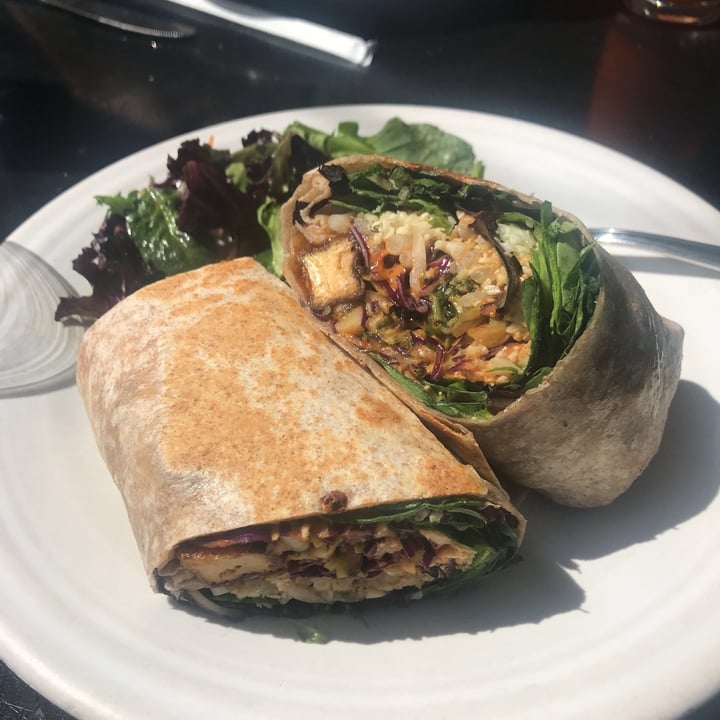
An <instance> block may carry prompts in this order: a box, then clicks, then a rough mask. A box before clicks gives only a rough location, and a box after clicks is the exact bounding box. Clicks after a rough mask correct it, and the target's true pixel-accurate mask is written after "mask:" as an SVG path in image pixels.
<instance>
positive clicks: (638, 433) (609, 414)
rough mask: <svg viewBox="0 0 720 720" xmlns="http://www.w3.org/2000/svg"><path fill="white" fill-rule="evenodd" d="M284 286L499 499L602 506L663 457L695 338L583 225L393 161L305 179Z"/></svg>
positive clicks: (366, 160) (289, 217) (543, 206)
mask: <svg viewBox="0 0 720 720" xmlns="http://www.w3.org/2000/svg"><path fill="white" fill-rule="evenodd" d="M281 236H282V242H283V252H284V259H283V273H284V276H285V278H286V280H287V281H288V283H289V284H290V286H291V287H292V288H293V290H294V291H295V293H296V294H297V295H298V296H299V298H300V300H301V302H302V304H303V305H304V306H305V307H306V308H307V310H308V312H309V314H310V315H311V316H312V317H313V318H314V319H315V321H316V324H317V325H318V327H320V328H322V329H323V330H324V332H325V333H326V334H327V335H329V336H330V337H332V338H333V340H335V341H336V342H337V343H338V344H339V345H340V346H342V347H343V348H344V349H345V350H347V351H348V352H349V353H350V354H352V355H353V357H355V359H356V360H358V361H359V362H360V363H362V364H364V365H366V366H367V367H369V368H370V369H371V371H372V372H373V373H374V374H375V375H376V377H378V378H379V379H380V380H381V381H382V382H383V383H384V384H385V385H386V386H388V387H389V388H391V389H392V390H393V392H395V393H396V394H397V395H398V396H399V397H400V398H402V399H403V401H404V402H405V403H406V404H407V405H408V406H410V407H411V408H412V409H413V410H414V411H415V412H416V413H417V414H418V415H419V416H420V417H421V418H423V420H424V421H425V422H426V423H429V424H433V425H434V426H435V427H436V428H439V429H442V427H443V426H449V425H450V424H452V423H453V422H458V423H460V424H461V425H462V426H464V427H466V428H468V429H469V430H471V431H472V433H473V434H474V436H475V438H476V439H477V441H478V443H479V445H480V448H481V449H482V451H483V453H484V454H485V456H486V457H487V460H488V461H489V463H490V464H491V466H492V467H493V469H494V470H495V471H496V472H497V474H498V477H499V478H500V480H501V482H503V483H505V482H508V483H514V484H517V485H521V486H524V487H528V488H532V489H535V490H538V491H540V492H542V493H544V494H546V495H548V496H549V497H551V498H552V499H554V500H556V501H557V502H560V503H563V504H566V505H572V506H579V507H590V506H597V505H604V504H607V503H609V502H611V501H612V500H613V499H615V498H616V497H617V496H618V495H619V494H621V493H622V492H624V491H625V490H626V489H627V488H628V487H629V485H630V484H631V483H632V481H633V480H634V479H635V478H636V477H637V476H638V475H639V474H640V473H641V472H642V471H643V469H644V468H645V467H646V465H647V464H648V462H649V461H650V459H651V458H652V457H653V455H654V454H655V453H656V451H657V448H658V445H659V443H660V439H661V437H662V433H663V429H664V426H665V422H666V418H667V413H668V408H669V405H670V402H671V400H672V397H673V395H674V392H675V388H676V386H677V383H678V380H679V375H680V362H681V351H682V339H683V332H682V329H681V328H680V327H679V326H677V325H676V324H674V323H672V322H670V321H668V320H664V319H663V318H661V317H660V316H659V315H658V314H657V313H656V312H655V310H654V309H653V307H652V305H651V304H650V302H649V300H648V298H647V297H646V295H645V293H644V292H643V290H642V288H641V287H640V285H639V284H638V283H637V281H636V280H635V279H634V278H633V276H632V275H631V274H630V272H628V271H627V270H626V269H625V268H624V267H623V266H622V265H621V264H620V263H619V262H618V261H616V260H614V259H613V258H612V257H611V256H610V255H608V254H607V253H606V252H605V251H603V250H602V248H600V247H598V246H597V245H596V244H595V243H594V241H593V238H592V237H591V235H590V233H589V232H588V230H587V229H586V228H585V227H584V226H583V225H582V223H581V222H580V221H579V220H578V219H577V218H575V217H573V216H572V215H570V214H569V213H566V212H564V211H562V210H560V209H558V208H555V207H553V206H551V205H550V203H547V202H541V201H539V200H537V199H536V198H533V197H529V196H527V195H523V194H521V193H518V192H516V191H514V190H511V189H509V188H506V187H503V186H501V185H498V184H496V183H491V182H487V181H483V180H478V179H477V178H471V177H464V176H460V175H456V174H453V173H451V172H448V171H444V170H438V169H434V168H428V167H422V166H419V165H414V164H411V163H406V162H402V161H397V160H391V159H389V158H384V157H379V156H363V157H350V158H344V159H341V160H337V161H333V162H332V163H330V164H327V165H323V166H321V167H319V168H317V169H315V170H312V171H310V172H309V173H307V174H306V175H305V176H304V178H303V181H302V183H301V184H300V186H299V187H298V188H297V190H296V192H295V193H294V194H293V196H292V197H291V198H290V199H289V200H288V202H287V203H286V204H285V205H284V206H283V208H282V211H281Z"/></svg>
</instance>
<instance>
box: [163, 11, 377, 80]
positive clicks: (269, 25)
mask: <svg viewBox="0 0 720 720" xmlns="http://www.w3.org/2000/svg"><path fill="white" fill-rule="evenodd" d="M167 2H172V3H175V4H176V5H182V6H184V7H186V8H190V9H191V10H197V11H198V12H202V13H206V14H208V15H214V16H215V17H219V18H222V19H224V20H229V21H230V22H233V23H236V24H238V25H242V26H244V27H248V28H251V29H253V30H258V31H259V32H263V33H266V34H268V35H273V36H275V37H279V38H283V39H285V40H290V41H291V42H294V43H298V44H299V45H304V46H306V47H310V48H313V49H314V50H319V51H320V52H325V53H329V54H330V55H334V56H336V57H339V58H342V59H343V60H347V61H348V62H351V63H353V64H354V65H359V66H360V67H367V66H368V65H370V63H371V62H372V60H373V56H374V54H375V48H376V46H377V43H376V42H375V41H374V40H366V39H364V38H361V37H359V36H357V35H351V34H349V33H346V32H344V31H342V30H336V29H335V28H329V27H326V26H324V25H319V24H318V23H314V22H310V21H308V20H302V19H300V18H294V17H288V16H284V15H276V14H275V13H269V12H266V11H265V10H261V9H260V8H254V7H251V6H249V5H245V4H244V3H240V2H232V3H224V2H213V1H212V0H167Z"/></svg>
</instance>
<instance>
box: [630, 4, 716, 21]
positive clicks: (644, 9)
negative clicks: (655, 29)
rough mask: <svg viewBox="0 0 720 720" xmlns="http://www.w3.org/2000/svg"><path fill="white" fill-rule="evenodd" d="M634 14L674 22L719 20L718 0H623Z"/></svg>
mask: <svg viewBox="0 0 720 720" xmlns="http://www.w3.org/2000/svg"><path fill="white" fill-rule="evenodd" d="M625 5H626V7H627V8H628V9H629V10H630V11H631V12H633V13H635V14H636V15H641V16H643V17H646V18H649V19H651V20H658V21H661V22H669V23H675V24H676V25H709V24H710V23H714V22H717V21H718V20H720V0H625Z"/></svg>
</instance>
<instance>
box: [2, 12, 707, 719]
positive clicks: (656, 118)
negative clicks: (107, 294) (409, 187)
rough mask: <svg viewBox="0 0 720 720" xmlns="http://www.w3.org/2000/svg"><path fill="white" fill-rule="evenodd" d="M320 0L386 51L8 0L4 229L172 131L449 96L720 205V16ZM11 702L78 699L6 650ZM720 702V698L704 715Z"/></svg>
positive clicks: (27, 706)
mask: <svg viewBox="0 0 720 720" xmlns="http://www.w3.org/2000/svg"><path fill="white" fill-rule="evenodd" d="M273 2H274V4H275V5H276V6H282V5H283V0H273ZM269 4H270V3H269V2H266V3H265V5H266V6H267V5H269ZM144 5H145V6H152V7H153V8H154V9H155V10H156V12H158V13H163V12H164V11H166V10H167V9H168V8H170V9H171V10H175V11H177V8H176V7H174V6H170V5H165V4H163V2H162V0H156V1H155V2H145V3H144ZM284 5H285V7H289V8H290V9H291V10H292V8H296V9H295V12H299V10H298V8H301V7H302V6H304V5H305V3H299V2H295V1H294V2H288V1H287V0H286V2H285V3H284ZM308 5H312V10H308V9H307V8H303V11H304V12H305V13H306V17H307V16H310V17H311V18H313V19H319V20H324V21H327V22H329V23H333V24H335V25H337V26H339V27H344V28H345V29H348V30H350V31H353V32H356V33H364V34H366V35H369V34H372V35H373V36H375V37H377V38H378V40H379V44H378V48H377V52H376V56H375V59H374V61H373V63H372V64H371V65H370V66H369V67H367V68H358V67H355V66H351V65H350V64H346V63H344V62H343V61H339V60H335V59H331V58H329V57H327V56H324V55H321V54H318V53H314V52H312V51H306V50H301V49H299V48H297V47H294V46H292V45H289V44H283V43H281V42H278V41H272V40H269V39H268V38H266V37H263V36H261V35H258V34H255V33H253V32H251V31H247V30H243V29H240V28H238V27H237V26H234V25H229V24H227V23H224V22H223V21H220V20H217V19H213V18H209V17H205V16H200V15H197V14H194V13H190V12H189V11H185V10H183V11H181V14H182V15H183V17H184V20H185V21H187V22H190V23H192V24H193V26H194V27H195V28H196V29H197V33H196V34H195V35H194V36H193V37H192V38H189V39H183V40H152V39H151V38H148V37H143V36H140V35H135V34H130V33H125V32H121V31H118V30H115V29H112V28H109V27H105V26H102V25H99V24H94V23H92V22H89V21H86V20H82V19H79V18H77V17H74V16H71V15H69V14H64V13H61V12H59V11H57V10H55V9H53V8H50V7H47V6H45V5H42V4H40V3H39V2H32V1H27V0H26V1H21V0H0V239H2V238H4V237H5V236H6V235H7V234H8V233H10V232H11V231H12V230H13V229H14V228H15V227H17V226H18V225H20V224H21V223H22V222H23V220H24V219H25V218H26V217H28V216H29V215H30V214H31V213H33V212H34V211H35V210H37V209H39V208H41V207H42V206H43V205H44V204H45V203H46V202H48V201H49V200H51V199H52V198H54V197H55V196H56V195H57V194H58V193H60V192H61V191H63V190H65V189H66V188H69V187H70V186H71V185H73V184H74V183H76V182H77V181H79V180H81V179H82V178H84V177H86V176H87V175H89V174H91V173H92V172H94V171H95V170H98V169H99V168H101V167H103V166H105V165H107V164H108V163H110V162H112V161H114V160H118V159H120V158H122V157H124V156H125V155H127V154H128V153H131V152H133V151H135V150H138V149H141V148H143V147H145V146H147V145H150V144H152V143H155V142H157V141H160V140H162V139H165V138H168V137H172V136H175V135H178V134H181V133H185V132H189V131H192V130H193V129H195V128H199V127H203V126H206V125H210V124H213V123H217V122H221V121H224V120H229V119H233V118H237V117H242V116H246V115H253V114H256V113H261V112H270V111H274V110H281V109H288V108H293V107H305V106H312V105H331V104H345V103H378V102H387V103H414V104H424V105H442V106H447V107H456V108H464V109H469V110H479V111H484V112H490V113H496V114H500V115H504V116H509V117H514V118H521V119H525V120H530V121H533V122H536V123H540V124H543V125H547V126H550V127H553V128H559V129H562V130H566V131H569V132H572V133H574V134H576V135H579V136H583V137H587V138H590V139H592V140H595V141H598V142H600V143H603V144H604V145H606V146H608V147H611V148H614V149H616V150H619V151H621V152H623V153H625V154H626V155H629V156H631V157H633V158H636V159H638V160H640V161H642V162H644V163H646V164H648V165H650V166H652V167H654V168H655V169H657V170H660V171H661V172H663V173H665V174H667V175H669V176H671V177H673V178H674V179H676V180H677V181H679V182H680V183H682V184H683V185H685V186H687V187H688V188H689V189H691V190H693V191H694V192H695V193H697V194H698V195H700V196H701V197H703V198H704V199H705V200H707V201H709V202H710V203H711V204H713V205H715V206H716V207H720V92H718V89H719V88H720V26H718V25H714V26H709V27H706V28H702V29H693V28H687V27H671V26H665V25H659V24H655V23H652V22H649V21H647V20H643V19H639V18H633V17H630V16H629V15H628V14H627V13H626V12H625V11H624V10H623V8H622V6H621V4H620V3H619V2H617V0H584V1H583V2H577V0H566V1H565V2H562V1H561V0H552V1H548V2H531V0H527V1H523V0H502V1H500V2H492V1H488V2H480V0H466V1H464V2H463V0H446V2H444V3H437V2H425V1H424V0H416V1H415V2H414V3H410V2H408V1H407V0H396V2H393V3H391V2H389V0H384V2H381V1H380V0H366V1H365V2H364V3H353V2H350V0H347V1H346V2H332V1H331V0H317V2H314V3H312V4H308ZM438 6H442V7H443V13H442V14H441V13H440V12H439V11H438ZM311 13H314V15H311ZM679 631H680V632H681V631H682V630H681V629H679ZM0 649H1V648H0ZM668 651H669V652H671V651H672V650H671V649H670V648H669V649H668ZM0 717H2V718H20V719H22V720H30V719H31V718H32V719H33V720H43V719H44V720H55V719H56V718H67V717H68V716H67V715H65V714H64V713H63V712H62V711H60V710H58V709H57V708H55V707H54V706H53V705H52V704H51V703H50V702H48V701H47V700H45V699H43V698H42V697H39V696H38V695H37V694H36V693H35V692H34V691H33V690H32V689H30V688H29V687H27V686H26V685H25V684H24V683H23V682H22V681H21V680H20V679H18V678H17V677H16V676H15V675H14V674H13V673H12V672H11V671H10V670H9V669H7V668H6V667H5V666H0ZM718 717H720V698H715V699H714V700H711V701H710V702H709V703H708V704H705V705H703V706H702V707H700V708H697V709H694V710H692V711H691V712H690V714H688V715H687V718H692V720H709V719H710V718H718Z"/></svg>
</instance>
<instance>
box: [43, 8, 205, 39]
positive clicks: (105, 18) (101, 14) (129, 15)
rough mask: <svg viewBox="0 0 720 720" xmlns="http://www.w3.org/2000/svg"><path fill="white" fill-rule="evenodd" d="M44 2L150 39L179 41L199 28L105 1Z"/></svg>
mask: <svg viewBox="0 0 720 720" xmlns="http://www.w3.org/2000/svg"><path fill="white" fill-rule="evenodd" d="M40 2H41V3H43V4H44V5H49V6H51V7H54V8H56V9H58V10H63V11H65V12H69V13H72V14H73V15H78V16H79V17H82V18H85V19H86V20H93V21H94V22H98V23H101V24H102V25H108V26H110V27H113V28H116V29H118V30H124V31H125V32H130V33H136V34H139V35H147V36H148V37H157V38H170V39H179V38H185V37H191V36H192V35H194V34H195V28H194V27H191V26H190V25H185V24H184V23H179V22H176V21H175V20H169V19H167V18H161V17H158V16H157V15H154V14H151V13H148V12H145V11H143V10H139V9H136V8H132V7H126V6H122V5H120V4H116V3H112V2H105V0H40Z"/></svg>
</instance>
